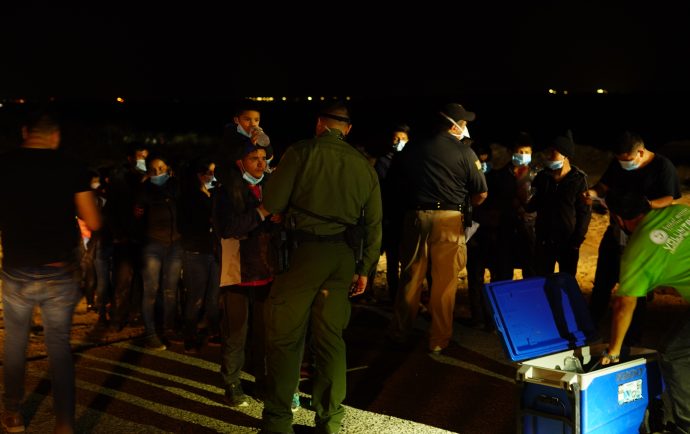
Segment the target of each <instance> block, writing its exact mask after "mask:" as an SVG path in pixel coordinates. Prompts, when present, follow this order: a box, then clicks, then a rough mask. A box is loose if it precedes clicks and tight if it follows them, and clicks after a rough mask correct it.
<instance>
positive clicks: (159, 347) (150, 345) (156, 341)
mask: <svg viewBox="0 0 690 434" xmlns="http://www.w3.org/2000/svg"><path fill="white" fill-rule="evenodd" d="M144 348H146V349H147V350H152V351H164V350H165V349H167V348H168V347H166V346H165V344H164V343H163V342H161V340H160V338H159V337H158V336H156V335H153V336H149V337H147V338H146V339H145V340H144Z"/></svg>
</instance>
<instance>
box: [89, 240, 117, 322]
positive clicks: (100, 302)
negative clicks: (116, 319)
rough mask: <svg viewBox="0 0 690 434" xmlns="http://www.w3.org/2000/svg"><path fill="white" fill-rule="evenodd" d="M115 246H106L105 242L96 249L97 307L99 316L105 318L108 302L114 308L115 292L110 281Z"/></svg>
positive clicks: (94, 262)
mask: <svg viewBox="0 0 690 434" xmlns="http://www.w3.org/2000/svg"><path fill="white" fill-rule="evenodd" d="M112 255H113V246H112V245H108V246H104V245H103V242H99V244H98V246H97V247H96V254H95V256H94V259H93V266H94V268H95V269H96V305H97V306H98V316H99V317H100V318H105V317H106V314H108V313H110V312H107V308H108V302H109V301H110V302H112V303H111V306H112V307H111V309H113V308H114V306H115V303H114V302H113V300H112V298H113V291H112V285H111V283H110V282H111V281H110V270H111V264H112V261H111V259H112Z"/></svg>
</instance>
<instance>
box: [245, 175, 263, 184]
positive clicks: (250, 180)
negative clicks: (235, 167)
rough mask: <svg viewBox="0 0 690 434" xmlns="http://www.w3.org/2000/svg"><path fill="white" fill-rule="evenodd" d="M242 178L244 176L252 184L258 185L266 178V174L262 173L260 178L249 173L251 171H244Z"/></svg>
mask: <svg viewBox="0 0 690 434" xmlns="http://www.w3.org/2000/svg"><path fill="white" fill-rule="evenodd" d="M242 178H244V180H245V181H247V182H248V183H250V184H251V185H256V184H258V183H260V182H261V180H262V179H264V175H263V174H262V175H261V177H260V178H254V177H253V176H252V175H250V174H249V172H244V173H243V174H242Z"/></svg>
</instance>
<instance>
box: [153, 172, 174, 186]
mask: <svg viewBox="0 0 690 434" xmlns="http://www.w3.org/2000/svg"><path fill="white" fill-rule="evenodd" d="M149 179H150V180H151V183H153V184H156V185H157V186H159V187H160V186H161V185H163V184H165V183H166V182H168V179H170V175H168V174H167V173H163V174H161V175H156V176H152V177H150V178H149Z"/></svg>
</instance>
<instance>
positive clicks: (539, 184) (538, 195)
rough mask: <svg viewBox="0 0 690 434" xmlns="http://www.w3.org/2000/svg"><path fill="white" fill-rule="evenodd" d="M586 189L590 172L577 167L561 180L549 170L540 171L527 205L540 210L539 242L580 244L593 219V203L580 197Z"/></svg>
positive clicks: (532, 209) (536, 226)
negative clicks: (556, 178) (557, 179)
mask: <svg viewBox="0 0 690 434" xmlns="http://www.w3.org/2000/svg"><path fill="white" fill-rule="evenodd" d="M587 188H588V187H587V175H585V173H584V172H583V171H581V170H580V169H578V168H577V167H575V166H573V167H572V170H570V172H568V174H566V175H565V177H564V178H563V179H561V180H560V182H556V180H555V179H554V177H553V176H552V175H551V173H549V170H546V169H545V170H542V171H541V172H539V173H538V174H537V176H536V177H535V178H534V182H533V183H532V189H533V192H534V195H533V196H532V199H531V200H530V202H529V203H528V204H527V207H526V208H527V210H528V211H536V212H537V220H536V223H535V231H536V237H537V242H538V243H549V244H558V245H561V244H564V243H565V244H567V245H568V246H569V247H580V245H581V244H582V242H583V241H584V240H585V235H586V234H587V228H588V227H589V222H590V220H591V218H592V207H591V205H586V204H585V202H584V201H583V200H582V198H581V195H582V193H583V192H585V191H587Z"/></svg>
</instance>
